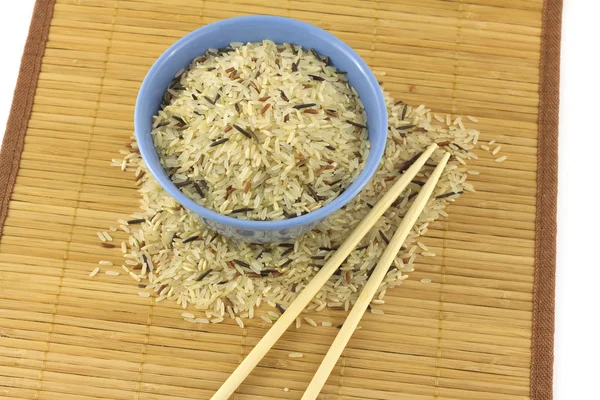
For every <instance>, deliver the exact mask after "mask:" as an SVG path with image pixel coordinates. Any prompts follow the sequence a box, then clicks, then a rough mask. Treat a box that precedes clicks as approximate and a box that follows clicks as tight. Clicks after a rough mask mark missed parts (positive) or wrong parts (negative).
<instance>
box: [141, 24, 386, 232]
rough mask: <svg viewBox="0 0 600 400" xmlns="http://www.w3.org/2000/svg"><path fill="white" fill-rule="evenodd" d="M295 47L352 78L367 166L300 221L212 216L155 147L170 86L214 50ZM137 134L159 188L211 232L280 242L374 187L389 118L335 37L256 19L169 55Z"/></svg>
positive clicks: (372, 85)
mask: <svg viewBox="0 0 600 400" xmlns="http://www.w3.org/2000/svg"><path fill="white" fill-rule="evenodd" d="M264 39H269V40H272V41H274V42H275V43H294V44H298V45H301V46H302V47H304V48H311V47H312V48H314V49H315V50H317V51H318V52H319V53H321V54H323V55H326V56H329V58H330V59H331V62H332V63H333V65H335V66H336V67H337V68H338V69H339V70H342V71H347V72H348V80H349V81H350V84H351V85H352V86H353V87H354V88H355V89H356V91H357V92H358V94H359V96H360V99H361V100H362V102H363V104H364V105H365V109H366V112H367V118H368V121H367V124H368V131H369V141H370V142H371V149H370V152H369V157H368V159H367V162H366V166H365V168H364V169H363V171H362V172H361V173H360V175H359V176H358V178H357V179H356V181H355V182H353V183H352V184H351V185H350V186H349V187H348V188H347V189H346V191H345V192H344V193H342V194H341V195H340V196H338V197H337V198H336V199H335V200H333V201H331V202H330V203H328V204H327V205H325V206H324V207H321V208H319V209H318V210H315V211H313V212H311V213H308V214H305V215H302V216H300V217H296V218H291V219H286V220H281V221H248V220H242V219H237V218H233V217H229V216H226V215H222V214H219V213H217V212H214V211H211V210H209V209H207V208H205V207H202V206H201V205H199V204H197V203H196V202H194V201H193V200H192V199H190V198H188V197H187V196H186V195H184V194H183V193H182V192H181V191H180V190H179V189H178V188H177V187H175V185H174V184H173V183H172V182H171V180H170V179H169V177H168V176H167V174H166V172H165V171H164V169H163V167H162V166H161V164H160V161H159V159H158V154H157V152H156V149H155V148H154V144H153V141H152V135H151V129H152V117H153V116H154V115H155V114H156V113H157V111H158V109H159V106H160V104H161V101H162V96H163V94H164V93H165V90H166V89H167V86H168V85H169V83H170V82H171V80H172V79H173V77H174V76H175V74H176V73H177V71H179V70H180V69H181V68H184V67H186V66H188V65H189V64H190V62H191V61H192V60H193V59H194V58H195V57H197V56H199V55H202V54H203V53H205V52H206V50H208V49H209V48H221V47H225V46H227V45H228V44H229V43H231V42H244V43H246V42H258V41H262V40H264ZM134 122H135V134H136V138H137V141H138V144H139V148H140V153H141V155H142V157H143V159H144V161H145V162H146V165H147V166H148V169H149V170H150V172H151V173H152V175H153V176H154V178H155V179H156V180H157V181H158V182H159V184H160V185H161V186H162V187H163V188H164V189H165V190H166V191H167V193H169V194H170V195H171V196H173V198H175V200H176V201H178V202H179V203H180V204H181V205H182V206H184V207H185V208H187V209H188V210H190V211H193V212H194V213H196V214H197V215H198V218H200V220H201V221H202V222H203V223H204V224H206V225H207V226H208V227H210V228H212V229H214V230H215V231H217V232H219V233H221V234H223V235H225V236H228V237H230V238H232V239H236V240H242V241H246V242H253V243H271V242H280V241H285V240H289V239H292V238H294V237H295V236H298V235H300V234H302V233H304V232H306V231H308V230H310V229H312V228H314V227H315V225H317V224H318V223H319V222H320V221H322V220H323V219H325V218H326V217H327V216H329V215H330V214H332V213H333V212H335V211H336V210H338V209H340V208H341V207H342V206H344V205H345V204H346V203H348V202H349V201H350V200H352V199H353V198H354V197H355V196H356V195H357V194H358V192H360V190H361V189H362V188H363V187H364V186H365V185H366V184H367V182H369V180H370V179H371V177H372V176H373V174H374V173H375V170H376V169H377V166H378V165H379V162H380V160H381V158H382V156H383V152H384V149H385V141H386V137H387V112H386V107H385V101H384V98H383V93H382V91H381V89H380V88H379V84H378V83H377V79H375V76H373V73H372V72H371V70H370V69H369V67H367V64H365V62H364V61H363V60H362V59H361V58H360V57H359V56H358V54H356V53H355V52H354V50H352V49H351V48H350V47H349V46H348V45H346V44H345V43H344V42H342V41H341V40H340V39H338V38H337V37H335V36H333V35H332V34H330V33H328V32H326V31H324V30H322V29H320V28H317V27H315V26H313V25H310V24H307V23H304V22H300V21H296V20H294V19H289V18H282V17H267V16H252V17H238V18H232V19H226V20H223V21H219V22H215V23H213V24H210V25H206V26H204V27H202V28H200V29H197V30H195V31H194V32H192V33H190V34H188V35H186V36H184V37H183V38H182V39H180V40H178V41H177V42H176V43H175V44H173V45H172V46H171V47H169V49H167V51H165V52H164V53H163V54H162V55H161V56H160V57H159V58H158V60H157V61H156V62H155V63H154V65H153V66H152V68H150V71H149V72H148V74H147V75H146V78H145V79H144V82H143V83H142V86H141V88H140V91H139V94H138V97H137V101H136V104H135V117H134Z"/></svg>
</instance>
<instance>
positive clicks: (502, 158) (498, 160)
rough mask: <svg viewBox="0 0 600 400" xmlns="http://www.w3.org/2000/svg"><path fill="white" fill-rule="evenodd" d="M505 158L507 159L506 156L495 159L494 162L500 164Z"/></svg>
mask: <svg viewBox="0 0 600 400" xmlns="http://www.w3.org/2000/svg"><path fill="white" fill-rule="evenodd" d="M507 158H508V157H507V156H502V157H499V158H496V162H502V161H504V160H506V159H507Z"/></svg>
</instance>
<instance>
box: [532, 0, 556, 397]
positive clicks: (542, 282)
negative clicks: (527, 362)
mask: <svg viewBox="0 0 600 400" xmlns="http://www.w3.org/2000/svg"><path fill="white" fill-rule="evenodd" d="M562 5H563V2H562V0H545V1H544V9H543V13H542V42H541V54H540V89H539V90H540V104H539V116H538V156H537V167H538V171H537V199H536V218H535V222H536V223H535V276H534V286H533V326H532V339H531V346H532V349H531V382H530V385H531V390H530V396H531V400H551V399H552V396H553V393H552V377H553V366H554V301H555V277H556V211H557V210H556V199H557V195H558V111H559V108H558V104H559V86H560V39H561V23H562Z"/></svg>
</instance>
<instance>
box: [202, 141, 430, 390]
mask: <svg viewBox="0 0 600 400" xmlns="http://www.w3.org/2000/svg"><path fill="white" fill-rule="evenodd" d="M437 147H438V146H437V144H435V143H433V144H431V145H430V146H429V147H428V148H427V150H425V151H424V152H423V154H422V155H421V156H420V157H419V158H418V159H417V160H416V161H415V162H414V164H413V165H412V166H411V167H410V168H408V169H407V170H406V171H405V172H404V174H402V176H400V178H399V179H398V180H397V181H396V183H394V185H393V186H392V187H391V189H390V190H388V192H387V193H386V194H384V195H383V197H382V198H381V199H380V200H379V201H378V202H377V204H375V206H374V207H373V209H371V211H369V213H368V214H367V215H366V217H365V218H364V219H363V220H362V221H361V222H360V223H359V224H358V225H357V227H356V228H355V229H354V231H352V233H351V234H350V235H349V236H348V238H347V239H346V240H345V241H344V242H343V243H342V245H341V246H340V247H339V249H338V250H337V251H336V252H335V253H334V254H333V255H332V256H331V258H330V259H329V260H328V261H327V262H326V263H325V265H323V267H322V268H321V270H320V271H319V272H318V273H317V274H316V275H315V277H314V278H313V279H312V280H311V281H310V283H309V284H308V285H307V286H306V287H305V288H304V290H303V291H302V292H301V293H300V294H299V295H298V297H297V298H296V300H294V301H293V302H292V304H290V306H289V307H288V309H287V310H285V312H284V313H283V314H282V315H281V316H280V317H279V319H278V320H277V322H275V324H273V326H272V327H271V329H269V331H268V332H267V333H266V334H265V336H263V338H262V339H261V340H260V341H259V342H258V343H257V344H256V346H255V347H254V349H252V351H250V353H248V355H247V356H246V358H245V359H244V360H243V361H242V362H241V364H240V365H238V367H237V368H236V369H235V371H233V373H232V374H231V376H229V378H227V380H226V381H225V383H223V385H221V387H220V388H219V390H218V391H217V392H216V393H215V394H214V395H213V396H212V397H211V400H227V399H228V398H229V396H231V395H232V394H233V392H234V391H235V390H236V389H237V387H238V386H239V385H240V384H241V383H242V382H243V380H244V379H245V378H246V377H247V376H248V375H249V374H250V372H252V370H253V369H254V367H256V365H257V364H258V363H259V362H260V360H261V359H262V358H263V357H264V356H265V354H267V352H268V351H269V349H271V347H273V345H274V344H275V342H277V340H279V338H280V337H281V335H283V334H284V332H285V331H286V329H287V328H288V327H289V326H290V325H291V324H292V323H293V322H294V321H295V320H296V317H297V316H298V315H300V313H301V312H302V311H303V310H304V308H305V307H306V306H307V305H308V304H309V303H310V301H311V300H312V299H313V297H315V295H316V294H317V293H318V292H319V290H320V289H321V287H322V286H323V285H325V283H327V280H329V278H330V277H331V275H333V273H334V272H335V271H336V270H337V268H338V267H339V266H340V265H341V264H342V262H343V261H344V260H345V259H346V257H348V255H349V254H350V252H352V250H354V249H355V248H356V245H357V244H358V243H359V242H360V240H361V239H362V238H363V237H364V236H365V235H366V234H367V233H368V232H369V230H370V229H371V228H372V227H373V225H375V223H376V222H377V221H378V220H379V218H381V216H382V215H383V213H384V212H385V211H386V210H387V209H388V208H389V207H390V206H391V205H392V203H393V202H394V201H395V200H396V199H397V198H398V196H400V194H401V193H402V191H404V189H405V188H406V186H408V184H409V183H410V181H411V180H412V179H413V178H414V177H415V175H417V173H418V172H419V170H420V169H421V167H423V165H424V164H425V163H426V162H427V160H428V159H429V157H431V154H432V153H433V152H434V151H435V150H436V149H437ZM421 190H422V189H421Z"/></svg>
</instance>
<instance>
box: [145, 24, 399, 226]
mask: <svg viewBox="0 0 600 400" xmlns="http://www.w3.org/2000/svg"><path fill="white" fill-rule="evenodd" d="M239 23H280V24H281V23H283V24H286V25H288V26H291V27H295V28H297V29H301V30H305V31H308V32H310V33H311V34H313V35H316V36H320V37H321V38H323V40H326V41H329V42H330V43H331V44H332V45H333V46H335V47H337V48H338V49H339V50H340V51H341V52H342V53H343V55H344V57H347V58H348V59H349V60H351V61H352V62H353V63H354V64H355V65H356V67H357V69H358V70H359V71H360V72H361V73H362V75H363V77H364V79H366V80H367V83H368V86H369V88H370V89H372V90H373V91H374V92H375V99H374V101H375V103H376V104H375V107H374V110H378V112H377V113H376V115H368V118H369V120H372V119H375V118H384V121H385V123H384V128H383V129H385V130H386V131H385V132H384V138H383V145H382V146H381V148H379V149H376V152H373V151H374V150H373V146H371V148H370V152H369V157H368V158H367V162H366V163H365V167H364V168H363V169H362V171H360V173H359V175H358V177H357V178H356V179H355V180H354V182H352V183H351V184H350V186H348V188H347V189H346V190H345V191H344V192H343V193H342V194H340V195H338V196H337V197H336V198H335V199H334V200H332V201H331V202H329V203H327V204H326V205H324V206H322V207H320V208H318V209H316V210H314V211H311V212H309V213H307V214H304V215H301V216H298V217H293V218H290V219H283V220H275V221H259V220H244V219H238V218H235V217H230V216H228V215H225V214H221V213H219V212H216V211H212V210H210V209H208V208H206V207H204V206H202V205H200V204H198V203H196V202H195V201H193V200H192V199H190V198H189V197H188V196H186V195H185V194H184V193H183V192H181V191H180V190H179V189H178V188H177V187H176V186H175V184H174V183H173V182H172V181H171V180H170V179H169V178H168V177H166V179H165V177H164V176H163V175H161V174H160V173H158V172H159V171H158V170H157V168H159V169H160V170H162V171H163V172H164V169H163V167H162V165H161V164H160V162H158V163H148V162H147V159H148V157H146V155H145V149H144V148H141V147H140V153H141V156H142V159H143V160H144V162H145V163H146V166H147V168H148V169H149V171H150V173H151V174H152V176H153V177H154V179H156V181H157V182H158V183H159V185H160V186H161V187H162V188H163V189H164V190H165V191H166V192H167V193H168V194H169V195H170V196H171V197H173V198H174V199H175V200H176V201H177V202H178V203H179V204H181V205H183V206H184V207H185V208H187V209H188V210H190V211H192V212H194V213H196V214H198V215H199V216H200V217H202V218H207V219H209V220H212V221H214V222H215V223H217V224H221V225H227V226H231V227H234V228H240V229H247V230H254V231H258V230H260V231H271V230H284V229H291V228H297V227H300V226H304V225H309V224H313V223H318V222H319V221H321V220H323V219H325V218H327V217H328V216H330V215H331V214H333V213H334V212H336V211H337V210H339V209H340V208H342V207H343V206H345V205H346V204H348V203H349V202H350V201H351V200H352V199H354V198H355V197H356V196H357V195H358V193H359V192H360V191H361V190H362V189H363V188H364V187H365V186H366V185H367V183H369V181H370V180H371V179H372V178H373V175H374V174H375V172H376V171H377V168H378V167H379V164H380V162H381V159H382V158H383V154H384V152H385V143H386V140H387V109H386V104H385V99H384V96H383V92H382V90H381V88H380V86H379V83H378V82H377V79H376V78H375V75H374V74H373V72H372V71H371V69H370V68H369V67H368V66H367V64H366V63H365V61H364V60H363V59H362V58H361V57H360V56H359V55H358V54H357V53H356V52H355V51H354V50H353V49H352V48H351V47H350V46H348V45H347V44H346V43H345V42H344V41H342V40H341V39H339V38H338V37H336V36H335V35H333V34H331V33H329V32H327V31H326V30H324V29H321V28H319V27H317V26H315V25H312V24H309V23H307V22H303V21H299V20H296V19H293V18H287V17H278V16H264V15H260V16H258V15H256V16H241V17H233V18H227V19H223V20H220V21H216V22H213V23H210V24H208V25H205V26H202V27H200V28H198V29H196V30H194V31H192V32H190V33H188V34H186V35H185V36H183V37H182V38H181V39H179V40H177V41H176V42H175V43H173V44H172V45H171V46H169V48H168V49H166V50H165V51H164V52H163V53H162V54H161V55H160V57H158V59H157V60H156V61H155V62H154V63H153V65H152V67H151V68H150V69H149V70H148V73H147V74H146V76H145V77H144V80H143V81H142V84H141V86H140V89H139V91H138V96H137V98H136V103H135V110H134V130H135V136H136V138H137V137H139V136H141V135H151V134H152V133H151V132H146V133H144V132H141V131H142V129H141V127H139V126H138V125H139V124H141V116H140V113H141V111H140V107H139V105H140V102H141V99H142V98H143V97H144V96H145V95H146V92H148V91H149V90H150V89H149V87H150V86H151V85H152V81H153V80H154V79H155V77H156V76H158V75H159V70H160V68H161V66H162V64H163V63H165V62H166V61H167V60H168V59H169V57H171V56H172V55H173V54H174V53H176V52H177V51H178V50H179V49H180V48H181V47H183V46H184V45H185V44H187V43H189V42H194V41H196V40H197V37H198V36H203V35H204V34H205V33H207V32H211V31H214V30H221V29H227V28H228V27H230V26H231V25H234V24H239ZM359 97H360V96H359ZM367 124H368V122H367ZM367 126H368V125H367ZM367 129H368V128H367ZM370 157H374V158H373V160H376V162H373V163H369V162H368V159H369V158H370ZM156 164H158V165H156Z"/></svg>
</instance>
